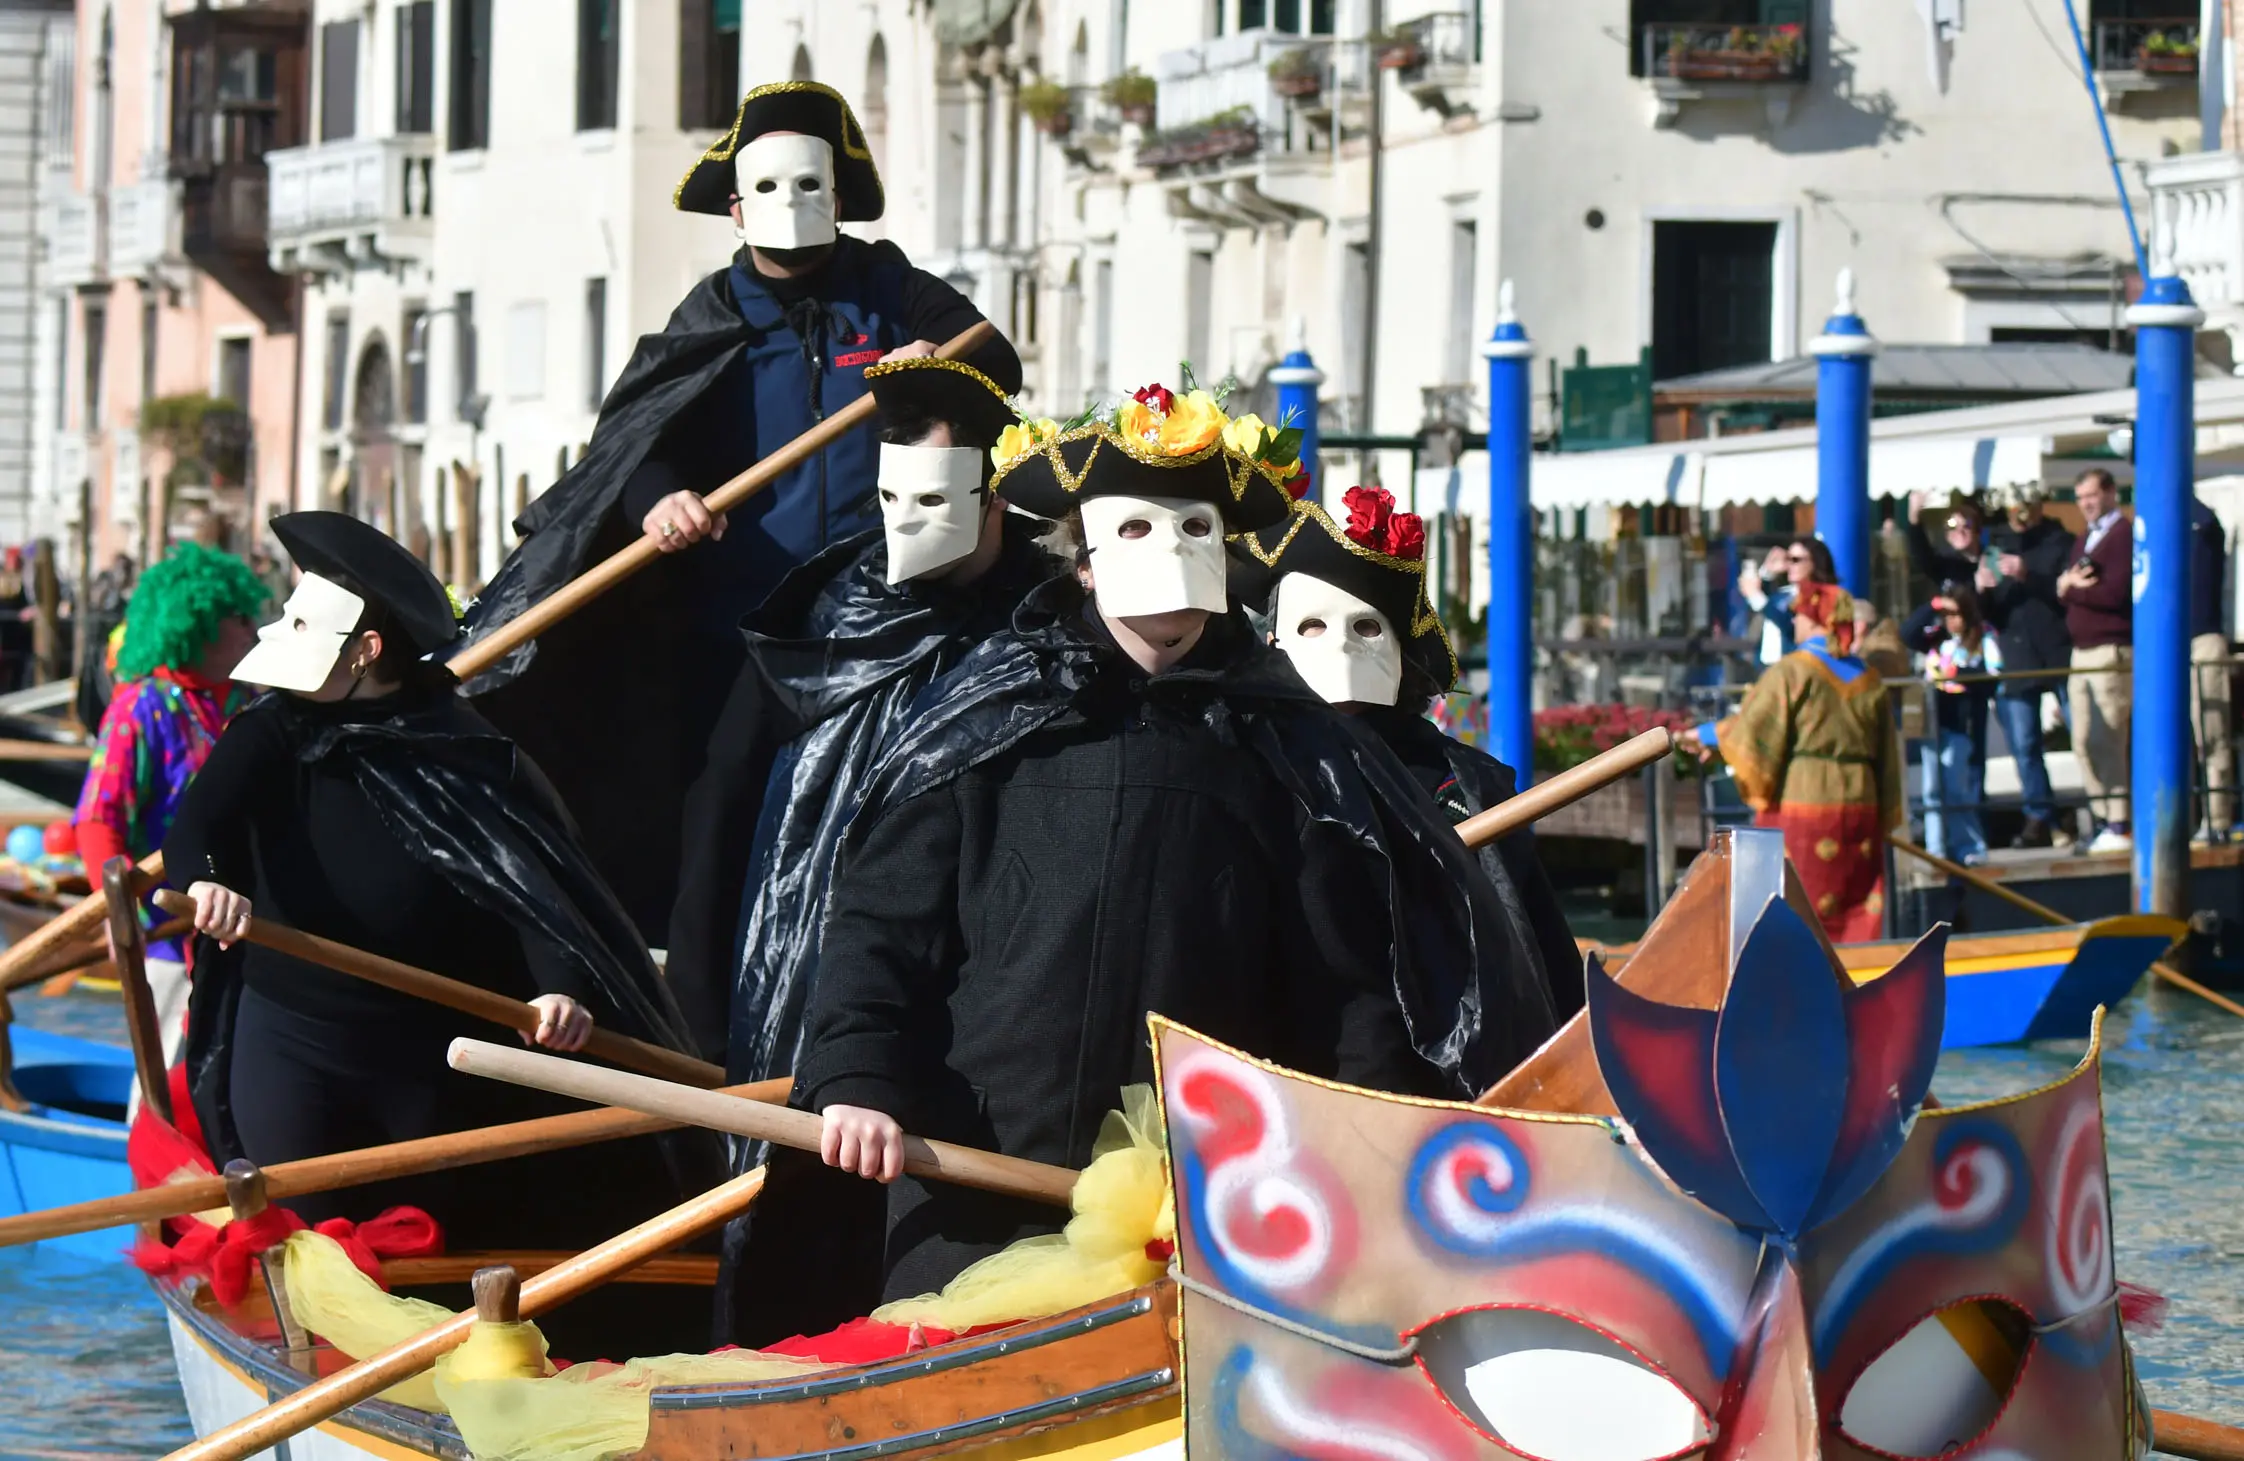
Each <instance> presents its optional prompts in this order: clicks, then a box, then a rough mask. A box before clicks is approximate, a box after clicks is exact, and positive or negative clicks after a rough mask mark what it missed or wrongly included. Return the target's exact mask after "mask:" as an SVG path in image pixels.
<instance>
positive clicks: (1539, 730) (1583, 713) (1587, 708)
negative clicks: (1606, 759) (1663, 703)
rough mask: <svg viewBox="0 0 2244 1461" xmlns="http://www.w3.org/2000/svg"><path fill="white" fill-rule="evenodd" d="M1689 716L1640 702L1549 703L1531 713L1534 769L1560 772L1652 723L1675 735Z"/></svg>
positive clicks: (1616, 744) (1638, 733)
mask: <svg viewBox="0 0 2244 1461" xmlns="http://www.w3.org/2000/svg"><path fill="white" fill-rule="evenodd" d="M1690 725H1691V718H1690V717H1689V716H1687V715H1685V714H1683V713H1682V712H1681V711H1679V710H1653V709H1650V708H1648V707H1646V706H1642V705H1553V706H1551V707H1550V708H1549V709H1547V710H1538V711H1536V712H1535V769H1536V770H1537V771H1564V770H1565V769H1566V768H1568V767H1569V766H1579V765H1581V764H1582V763H1583V762H1584V761H1587V760H1589V759H1590V757H1592V756H1595V755H1598V754H1599V753H1601V752H1604V751H1610V750H1612V749H1613V748H1614V747H1615V746H1618V745H1620V744H1621V743H1623V742H1624V741H1627V740H1629V739H1631V738H1632V737H1635V736H1640V735H1642V734H1644V732H1646V731H1648V730H1651V729H1652V728H1653V727H1655V726H1665V727H1666V728H1667V729H1669V730H1671V731H1674V732H1675V733H1677V734H1678V735H1680V734H1682V733H1683V732H1684V731H1686V730H1688V729H1690Z"/></svg>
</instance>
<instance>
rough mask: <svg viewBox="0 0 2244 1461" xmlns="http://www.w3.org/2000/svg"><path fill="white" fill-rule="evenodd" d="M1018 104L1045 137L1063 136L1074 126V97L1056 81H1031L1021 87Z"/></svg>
mask: <svg viewBox="0 0 2244 1461" xmlns="http://www.w3.org/2000/svg"><path fill="white" fill-rule="evenodd" d="M1020 106H1021V110H1022V111H1023V112H1025V113H1027V114H1028V119H1029V120H1030V121H1031V122H1033V123H1034V124H1035V126H1036V130H1037V131H1039V132H1042V133H1043V134H1044V135H1045V136H1047V137H1065V136H1066V135H1067V134H1068V133H1069V132H1070V131H1072V130H1073V129H1074V127H1075V114H1074V98H1073V97H1071V96H1070V95H1069V94H1068V89H1067V88H1066V87H1064V86H1061V85H1059V84H1058V83H1057V82H1052V81H1032V82H1030V83H1029V84H1028V85H1026V86H1024V87H1022V88H1021V94H1020Z"/></svg>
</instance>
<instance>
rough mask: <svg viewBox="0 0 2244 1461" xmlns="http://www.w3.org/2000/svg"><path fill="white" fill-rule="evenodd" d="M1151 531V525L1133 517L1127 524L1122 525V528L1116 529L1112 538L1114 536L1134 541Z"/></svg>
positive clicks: (1142, 519)
mask: <svg viewBox="0 0 2244 1461" xmlns="http://www.w3.org/2000/svg"><path fill="white" fill-rule="evenodd" d="M1152 531H1153V524H1151V523H1149V522H1147V521H1146V520H1145V519H1144V518H1142V517H1133V518H1131V519H1130V520H1129V521H1128V522H1125V523H1124V524H1122V526H1120V527H1118V528H1116V529H1115V530H1114V536H1116V537H1117V538H1129V539H1133V540H1134V539H1137V538H1142V537H1145V536H1147V535H1148V534H1150V533H1151V532H1152Z"/></svg>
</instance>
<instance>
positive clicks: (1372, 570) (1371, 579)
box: [1231, 488, 1458, 695]
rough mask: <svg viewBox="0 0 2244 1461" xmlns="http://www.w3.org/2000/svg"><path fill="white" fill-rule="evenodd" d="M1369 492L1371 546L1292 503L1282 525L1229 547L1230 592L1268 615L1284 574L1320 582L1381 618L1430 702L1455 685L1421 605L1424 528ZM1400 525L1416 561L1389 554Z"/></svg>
mask: <svg viewBox="0 0 2244 1461" xmlns="http://www.w3.org/2000/svg"><path fill="white" fill-rule="evenodd" d="M1366 490H1367V489H1364V488H1356V489H1354V491H1357V492H1362V491H1366ZM1368 490H1371V491H1377V492H1378V498H1376V499H1366V501H1365V507H1366V509H1367V511H1368V512H1370V513H1373V514H1375V516H1374V518H1373V521H1372V522H1371V523H1369V524H1367V525H1366V529H1365V534H1364V536H1365V537H1366V538H1369V539H1371V540H1372V541H1370V542H1366V541H1363V540H1362V539H1359V538H1357V537H1356V536H1354V535H1352V534H1350V533H1349V531H1348V529H1347V528H1346V527H1344V526H1342V525H1341V524H1339V523H1336V522H1334V521H1333V520H1332V517H1331V516H1330V515H1329V514H1328V513H1326V511H1325V510H1324V509H1323V508H1322V507H1319V506H1318V505H1317V504H1316V503H1314V502H1296V503H1295V504H1293V512H1292V515H1291V516H1289V517H1288V518H1287V519H1286V521H1284V522H1282V523H1278V524H1276V525H1275V526H1272V527H1267V528H1264V529H1263V530H1262V531H1260V532H1257V533H1242V534H1240V535H1239V536H1238V537H1236V538H1234V539H1232V540H1231V542H1232V549H1233V559H1232V562H1233V570H1232V573H1231V586H1232V592H1233V593H1235V594H1236V595H1238V597H1239V598H1241V599H1242V600H1244V601H1245V602H1247V603H1248V604H1251V605H1253V606H1254V607H1255V608H1257V609H1258V610H1260V611H1262V612H1263V613H1265V614H1270V613H1275V612H1276V610H1277V604H1278V581H1279V580H1280V579H1282V578H1284V577H1285V576H1286V575H1287V574H1289V573H1306V574H1308V575H1309V576H1310V577H1311V578H1321V579H1323V580H1324V581H1325V582H1326V583H1329V584H1333V585H1335V586H1336V587H1338V588H1340V589H1343V590H1345V591H1346V592H1348V593H1351V594H1354V595H1355V596H1356V597H1357V598H1359V599H1362V600H1363V601H1364V602H1365V603H1367V604H1369V605H1371V606H1372V607H1373V608H1375V609H1377V610H1378V611H1379V612H1380V613H1382V614H1384V615H1385V616H1386V617H1387V622H1388V623H1389V624H1391V625H1393V626H1394V629H1395V632H1396V633H1397V634H1399V635H1401V636H1402V641H1403V663H1404V664H1405V665H1407V666H1409V667H1411V668H1413V669H1415V670H1416V671H1418V672H1419V673H1420V674H1422V675H1424V676H1425V677H1426V678H1427V679H1428V680H1430V681H1432V685H1431V687H1430V688H1428V687H1426V686H1423V685H1422V686H1420V687H1419V688H1420V689H1422V690H1424V691H1425V693H1426V694H1428V695H1440V694H1443V693H1445V692H1447V691H1448V689H1449V687H1450V686H1452V685H1454V684H1456V683H1457V675H1458V664H1457V651H1456V649H1455V648H1454V647H1452V646H1451V644H1450V642H1449V635H1448V633H1447V632H1445V631H1444V630H1443V629H1442V627H1441V616H1440V615H1438V614H1436V613H1435V612H1434V609H1433V605H1432V603H1431V602H1429V601H1428V599H1427V597H1426V559H1425V546H1424V544H1425V538H1424V536H1423V534H1424V525H1423V523H1422V522H1421V521H1420V520H1419V519H1417V518H1416V517H1413V516H1410V515H1409V514H1398V513H1395V512H1394V511H1393V506H1394V499H1393V498H1392V497H1389V496H1388V495H1387V494H1386V493H1385V492H1384V491H1381V490H1379V489H1368ZM1351 495H1352V494H1351ZM1351 505H1353V504H1351ZM1379 508H1384V509H1385V512H1384V513H1380V512H1378V509H1379ZM1350 516H1351V518H1353V517H1354V514H1353V513H1351V514H1350ZM1397 519H1401V520H1403V521H1405V522H1407V523H1409V524H1414V525H1416V526H1417V528H1418V534H1419V536H1418V544H1419V546H1418V556H1417V557H1415V558H1409V557H1400V556H1397V555H1396V554H1394V553H1392V552H1389V551H1387V550H1388V549H1389V548H1391V547H1394V546H1397V544H1396V541H1395V535H1394V534H1393V533H1392V532H1390V531H1389V529H1388V524H1389V523H1391V522H1394V521H1395V520H1397Z"/></svg>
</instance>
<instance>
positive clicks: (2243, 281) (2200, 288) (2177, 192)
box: [2143, 152, 2244, 310]
mask: <svg viewBox="0 0 2244 1461" xmlns="http://www.w3.org/2000/svg"><path fill="white" fill-rule="evenodd" d="M2143 177H2144V181H2145V182H2146V183H2148V184H2149V186H2150V195H2151V238H2152V245H2153V248H2154V250H2155V253H2156V256H2158V257H2160V258H2163V259H2165V260H2167V261H2168V265H2169V267H2170V268H2171V269H2172V270H2173V272H2174V273H2176V274H2179V275H2180V276H2181V277H2182V281H2183V282H2184V283H2186V284H2188V285H2189V292H2190V297H2191V298H2193V299H2195V300H2196V301H2197V302H2198V303H2199V304H2200V305H2203V306H2204V307H2205V308H2207V309H2209V310H2220V309H2223V308H2224V307H2225V308H2227V309H2231V310H2233V309H2236V308H2238V307H2240V306H2244V155H2239V154H2237V153H2234V152H2193V153H2185V154H2184V155H2182V156H2180V157H2168V158H2161V159H2160V160H2158V161H2156V162H2153V163H2151V164H2149V166H2148V167H2147V168H2146V169H2145V170H2144V174H2143Z"/></svg>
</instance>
